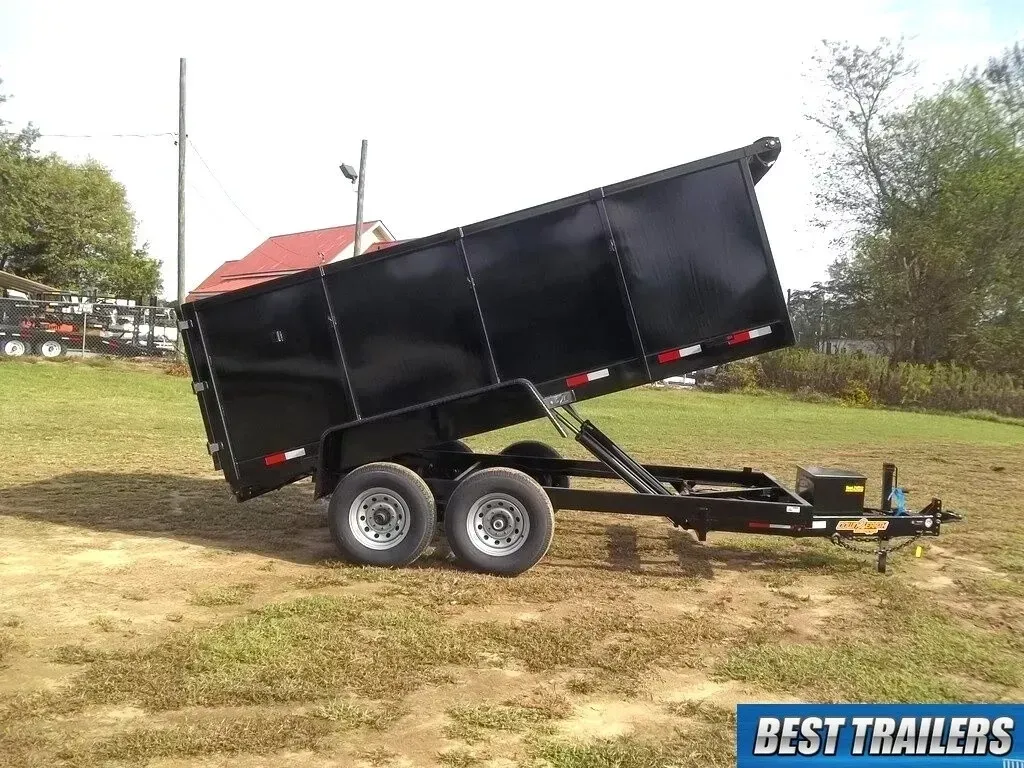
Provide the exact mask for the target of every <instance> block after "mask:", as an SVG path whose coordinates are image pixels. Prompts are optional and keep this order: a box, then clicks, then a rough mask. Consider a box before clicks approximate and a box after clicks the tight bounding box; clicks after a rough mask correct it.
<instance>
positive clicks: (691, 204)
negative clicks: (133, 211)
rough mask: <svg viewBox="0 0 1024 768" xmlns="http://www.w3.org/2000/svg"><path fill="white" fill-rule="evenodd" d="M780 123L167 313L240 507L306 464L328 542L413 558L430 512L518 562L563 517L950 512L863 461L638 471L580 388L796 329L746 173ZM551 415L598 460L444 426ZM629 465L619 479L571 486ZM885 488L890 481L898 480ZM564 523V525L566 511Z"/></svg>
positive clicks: (906, 531)
mask: <svg viewBox="0 0 1024 768" xmlns="http://www.w3.org/2000/svg"><path fill="white" fill-rule="evenodd" d="M778 154H779V141H778V140H777V139H772V138H767V139H761V140H759V141H757V142H755V143H754V144H752V145H750V146H749V147H744V148H742V149H737V150H734V151H732V152H727V153H725V154H722V155H717V156H715V157H711V158H707V159H705V160H700V161H698V162H696V163H691V164H689V165H683V166H679V167H677V168H671V169H668V170H665V171H660V172H658V173H654V174H651V175H649V176H644V177H641V178H638V179H632V180H630V181H625V182H621V183H619V184H614V185H612V186H609V187H604V188H600V189H596V190H592V191H590V192H586V193H583V194H580V195H576V196H574V197H570V198H566V199H564V200H558V201H556V202H553V203H548V204H547V205H542V206H538V207H536V208H531V209H529V210H525V211H520V212H518V213H512V214H509V215H507V216H502V217H500V218H497V219H492V220H490V221H484V222H480V223H478V224H472V225H469V226H466V227H461V228H458V229H455V230H452V231H449V232H445V233H443V234H439V235H435V236H433V237H427V238H423V239H421V240H415V241H412V242H408V243H403V244H400V245H395V246H392V247H391V248H388V249H387V250H384V251H380V252H376V253H373V254H371V255H365V256H359V257H356V258H352V259H348V260H345V261H341V262H337V263H333V264H328V265H325V266H323V267H321V268H318V269H312V270H309V271H307V272H305V273H302V274H297V275H293V276H290V277H286V278H282V279H280V280H275V281H273V282H268V283H264V284H262V285H259V286H254V287H251V288H247V289H244V290H240V291H237V292H234V293H229V294H224V295H221V296H216V297H212V298H208V299H202V300H200V301H197V302H195V303H191V304H185V305H184V306H183V307H182V314H183V316H184V319H183V320H182V321H181V328H182V331H183V336H184V339H185V343H186V349H187V351H188V358H189V363H190V365H191V370H192V376H193V388H194V389H195V391H196V393H197V395H198V397H199V403H200V407H201V410H202V414H203V419H204V421H205V423H206V429H207V435H208V438H209V442H210V452H211V453H212V454H213V457H214V463H215V465H216V466H217V467H218V468H221V469H223V471H224V475H225V477H226V478H227V480H228V481H229V483H230V484H231V487H232V489H233V491H234V493H235V495H236V497H237V498H239V499H240V500H244V499H248V498H252V497H253V496H258V495H260V494H262V493H266V492H267V491H270V490H273V489H275V488H279V487H281V486H282V485H285V484H287V483H290V482H293V481H295V480H297V479H299V478H303V477H307V476H310V475H312V476H314V479H315V486H314V487H315V495H316V496H317V497H322V496H328V495H329V496H330V503H329V505H328V512H327V519H328V524H329V529H330V532H331V536H332V537H333V539H334V541H335V544H336V545H337V547H338V549H339V552H340V553H341V554H342V556H343V557H345V558H346V559H349V560H351V561H353V562H356V563H362V564H369V565H387V566H396V565H407V564H409V563H411V562H413V561H414V560H415V559H416V558H418V557H419V556H420V554H421V553H422V552H424V551H425V549H426V547H427V546H428V545H429V543H430V541H431V540H432V539H433V537H434V535H435V533H436V532H437V530H438V527H439V525H443V528H444V535H445V538H446V540H447V542H448V545H449V547H450V549H451V552H452V554H453V555H454V556H455V557H456V558H457V559H458V560H459V562H461V563H462V564H463V565H464V566H466V567H469V568H473V569H476V570H480V571H486V572H490V573H500V574H506V575H513V574H517V573H522V572H523V571H524V570H527V569H528V568H531V567H532V566H533V565H535V564H536V563H537V562H539V561H540V560H541V559H542V558H543V557H544V554H545V553H546V552H547V548H548V546H549V545H550V542H551V537H552V535H553V533H554V528H555V517H554V511H555V510H556V509H573V510H584V511H591V512H602V513H620V514H629V515H657V516H663V517H666V518H667V519H669V520H670V521H671V522H672V523H673V524H674V525H676V526H679V527H682V528H686V529H690V530H693V531H694V532H695V533H696V535H697V536H698V537H699V538H700V539H701V540H704V538H705V537H706V536H707V534H708V532H710V531H731V532H736V533H757V534H764V535H774V536H800V537H803V536H818V537H829V538H831V539H832V540H833V541H834V542H836V543H837V544H841V545H843V546H847V547H852V546H853V543H852V542H854V541H856V540H858V539H861V540H870V541H872V542H874V543H875V544H876V549H875V550H874V552H875V555H876V557H877V563H878V568H879V569H881V570H884V569H885V564H886V557H887V555H888V553H889V552H890V551H893V550H895V549H899V548H901V547H902V546H905V544H901V545H895V546H893V547H891V548H890V547H888V546H886V545H885V544H884V542H886V541H889V540H891V539H895V538H905V539H906V540H907V541H913V540H914V539H915V538H917V537H919V536H936V535H938V534H939V531H940V530H941V527H942V525H943V524H944V523H945V522H950V521H954V520H957V519H959V516H958V515H957V514H956V513H952V512H949V511H948V510H945V509H943V506H942V502H941V500H940V499H932V500H931V501H929V502H928V503H927V504H926V505H925V506H924V507H923V508H922V509H920V511H918V512H916V513H913V512H910V511H909V510H907V509H906V508H905V505H904V504H903V503H902V502H900V503H897V504H895V505H894V504H893V503H892V499H894V498H896V499H900V498H903V489H901V488H899V486H898V481H897V478H898V475H897V470H896V468H895V466H894V465H891V464H886V465H885V467H884V468H883V479H882V504H881V506H880V507H868V506H865V505H864V498H865V483H866V477H865V476H864V475H862V474H860V473H856V472H852V471H850V470H840V469H834V468H823V467H810V468H807V469H801V470H800V475H799V476H798V490H797V491H791V490H789V489H788V488H786V487H785V486H784V485H782V484H781V483H780V482H779V481H777V480H776V479H775V478H773V477H772V476H771V475H769V474H766V473H764V472H759V471H755V470H754V469H752V468H749V467H745V468H743V469H706V468H699V467H696V468H695V467H677V466H656V465H644V464H641V463H640V462H638V461H636V460H635V459H634V458H632V457H631V456H630V455H629V454H628V453H627V452H626V451H625V450H623V449H622V448H621V447H619V446H618V445H616V444H615V442H614V441H613V440H612V439H611V438H610V437H608V436H607V435H605V434H604V433H603V432H601V430H600V429H598V428H597V427H596V425H594V424H593V423H592V422H590V421H589V420H587V419H585V418H583V417H582V416H580V414H579V413H578V412H577V411H576V409H575V403H576V402H577V401H580V400H585V399H588V398H592V397H596V396H599V395H604V394H608V393H610V392H615V391H617V390H622V389H627V388H629V387H635V386H637V385H640V384H644V383H648V382H652V381H658V380H662V379H666V378H669V377H672V376H678V375H680V374H683V373H687V372H690V371H693V370H697V369H699V368H704V367H708V366H712V365H718V364H721V363H725V362H729V361H732V360H737V359H739V358H742V357H747V356H750V355H755V354H759V353H762V352H767V351H769V350H772V349H777V348H780V347H784V346H787V345H789V344H792V342H793V331H792V327H791V325H790V320H789V315H788V312H787V311H786V305H785V301H784V299H783V295H782V290H781V287H780V285H779V280H778V277H777V275H776V272H775V265H774V263H773V261H772V255H771V251H770V249H769V247H768V241H767V238H766V236H765V231H764V226H763V224H762V222H761V216H760V212H759V210H758V205H757V199H756V197H755V194H754V185H755V184H756V183H757V182H758V181H759V180H760V179H761V178H762V177H763V176H764V174H765V173H766V172H767V170H768V169H769V168H770V167H771V165H772V163H774V161H775V159H776V158H777V157H778ZM536 418H547V419H549V420H550V422H551V423H552V424H553V425H554V426H555V428H556V429H557V430H558V431H559V432H561V434H562V435H563V436H566V435H568V434H572V435H573V437H574V438H575V439H576V441H577V442H579V443H580V445H582V446H583V447H584V448H585V449H586V450H587V451H589V452H590V453H591V454H592V455H593V456H594V457H595V458H596V459H597V461H579V460H574V459H566V458H563V457H562V456H561V455H560V454H559V452H558V451H557V450H556V449H555V448H553V447H552V446H550V445H547V444H545V443H538V442H537V441H532V440H531V441H520V442H517V443H514V444H512V445H510V446H507V447H506V448H505V449H503V450H502V451H500V452H499V453H497V454H481V453H474V452H473V451H472V450H471V449H470V447H469V446H467V445H466V444H464V443H460V442H457V441H458V439H459V438H462V437H468V436H471V435H474V434H480V433H482V432H487V431H490V430H494V429H498V428H500V427H505V426H509V425H512V424H516V423H520V422H525V421H529V420H532V419H536ZM577 478H586V479H590V480H592V479H601V480H605V481H620V482H621V483H622V484H624V485H625V486H626V488H627V489H628V490H626V491H623V490H613V489H611V488H609V487H608V486H607V484H605V485H604V486H602V487H601V488H600V489H598V488H593V487H589V488H588V487H583V488H577V487H572V483H573V481H574V479H577ZM897 491H899V493H898V494H897ZM568 524H570V525H571V524H572V523H571V520H570V521H569V523H568Z"/></svg>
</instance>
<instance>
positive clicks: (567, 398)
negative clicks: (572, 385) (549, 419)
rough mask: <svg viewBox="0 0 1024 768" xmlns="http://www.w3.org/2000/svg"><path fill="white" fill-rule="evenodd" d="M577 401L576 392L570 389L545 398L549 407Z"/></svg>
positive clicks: (545, 402)
mask: <svg viewBox="0 0 1024 768" xmlns="http://www.w3.org/2000/svg"><path fill="white" fill-rule="evenodd" d="M574 402H576V394H575V393H574V392H573V391H572V390H571V389H570V390H568V391H566V392H559V393H558V394H557V395H548V396H547V397H545V398H544V405H546V406H547V407H548V408H558V407H559V406H562V405H569V404H570V403H574Z"/></svg>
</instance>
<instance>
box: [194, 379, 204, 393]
mask: <svg viewBox="0 0 1024 768" xmlns="http://www.w3.org/2000/svg"><path fill="white" fill-rule="evenodd" d="M206 387H207V385H206V382H205V381H193V382H192V391H193V392H195V393H196V394H197V395H198V394H199V393H200V392H203V391H205V390H206Z"/></svg>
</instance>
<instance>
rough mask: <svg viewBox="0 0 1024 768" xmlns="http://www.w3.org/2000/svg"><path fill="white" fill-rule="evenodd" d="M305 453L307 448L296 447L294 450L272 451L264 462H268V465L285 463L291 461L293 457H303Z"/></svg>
mask: <svg viewBox="0 0 1024 768" xmlns="http://www.w3.org/2000/svg"><path fill="white" fill-rule="evenodd" d="M305 455H306V449H305V448H296V449H295V450H292V451H282V452H281V453H272V454H270V455H269V456H267V457H266V458H264V459H263V463H264V464H266V465H267V466H268V467H272V466H274V465H275V464H284V463H285V462H286V461H291V460H292V459H301V458H302V457H303V456H305Z"/></svg>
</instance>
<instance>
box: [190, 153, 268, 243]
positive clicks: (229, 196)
mask: <svg viewBox="0 0 1024 768" xmlns="http://www.w3.org/2000/svg"><path fill="white" fill-rule="evenodd" d="M185 140H186V141H187V142H188V143H189V146H190V147H192V151H193V152H195V153H196V157H198V158H199V162H201V163H202V164H203V167H204V168H206V172H207V173H209V174H210V178H212V179H213V180H214V181H215V182H216V183H217V186H218V187H220V191H221V192H223V193H224V197H226V198H227V199H228V202H229V203H231V205H233V206H234V207H235V210H236V211H238V212H239V213H240V214H242V217H243V218H244V219H245V220H246V221H248V222H249V224H250V225H251V226H252V228H253V229H255V230H256V231H257V232H259V233H260V234H261V235H266V234H267V233H266V232H265V231H264V230H263V228H262V227H261V226H260V225H259V224H257V223H256V222H255V221H253V220H252V219H251V218H250V217H249V214H247V213H246V212H245V211H243V210H242V208H241V206H239V205H238V203H236V202H235V200H234V198H233V197H231V195H230V194H229V193H228V191H227V189H225V188H224V185H223V184H221V183H220V179H218V178H217V174H215V173H214V172H213V169H212V168H211V167H210V164H209V163H207V162H206V160H204V159H203V156H202V154H200V152H199V150H198V149H197V148H196V145H195V142H193V141H192V139H190V138H189V137H187V136H186V137H185Z"/></svg>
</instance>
